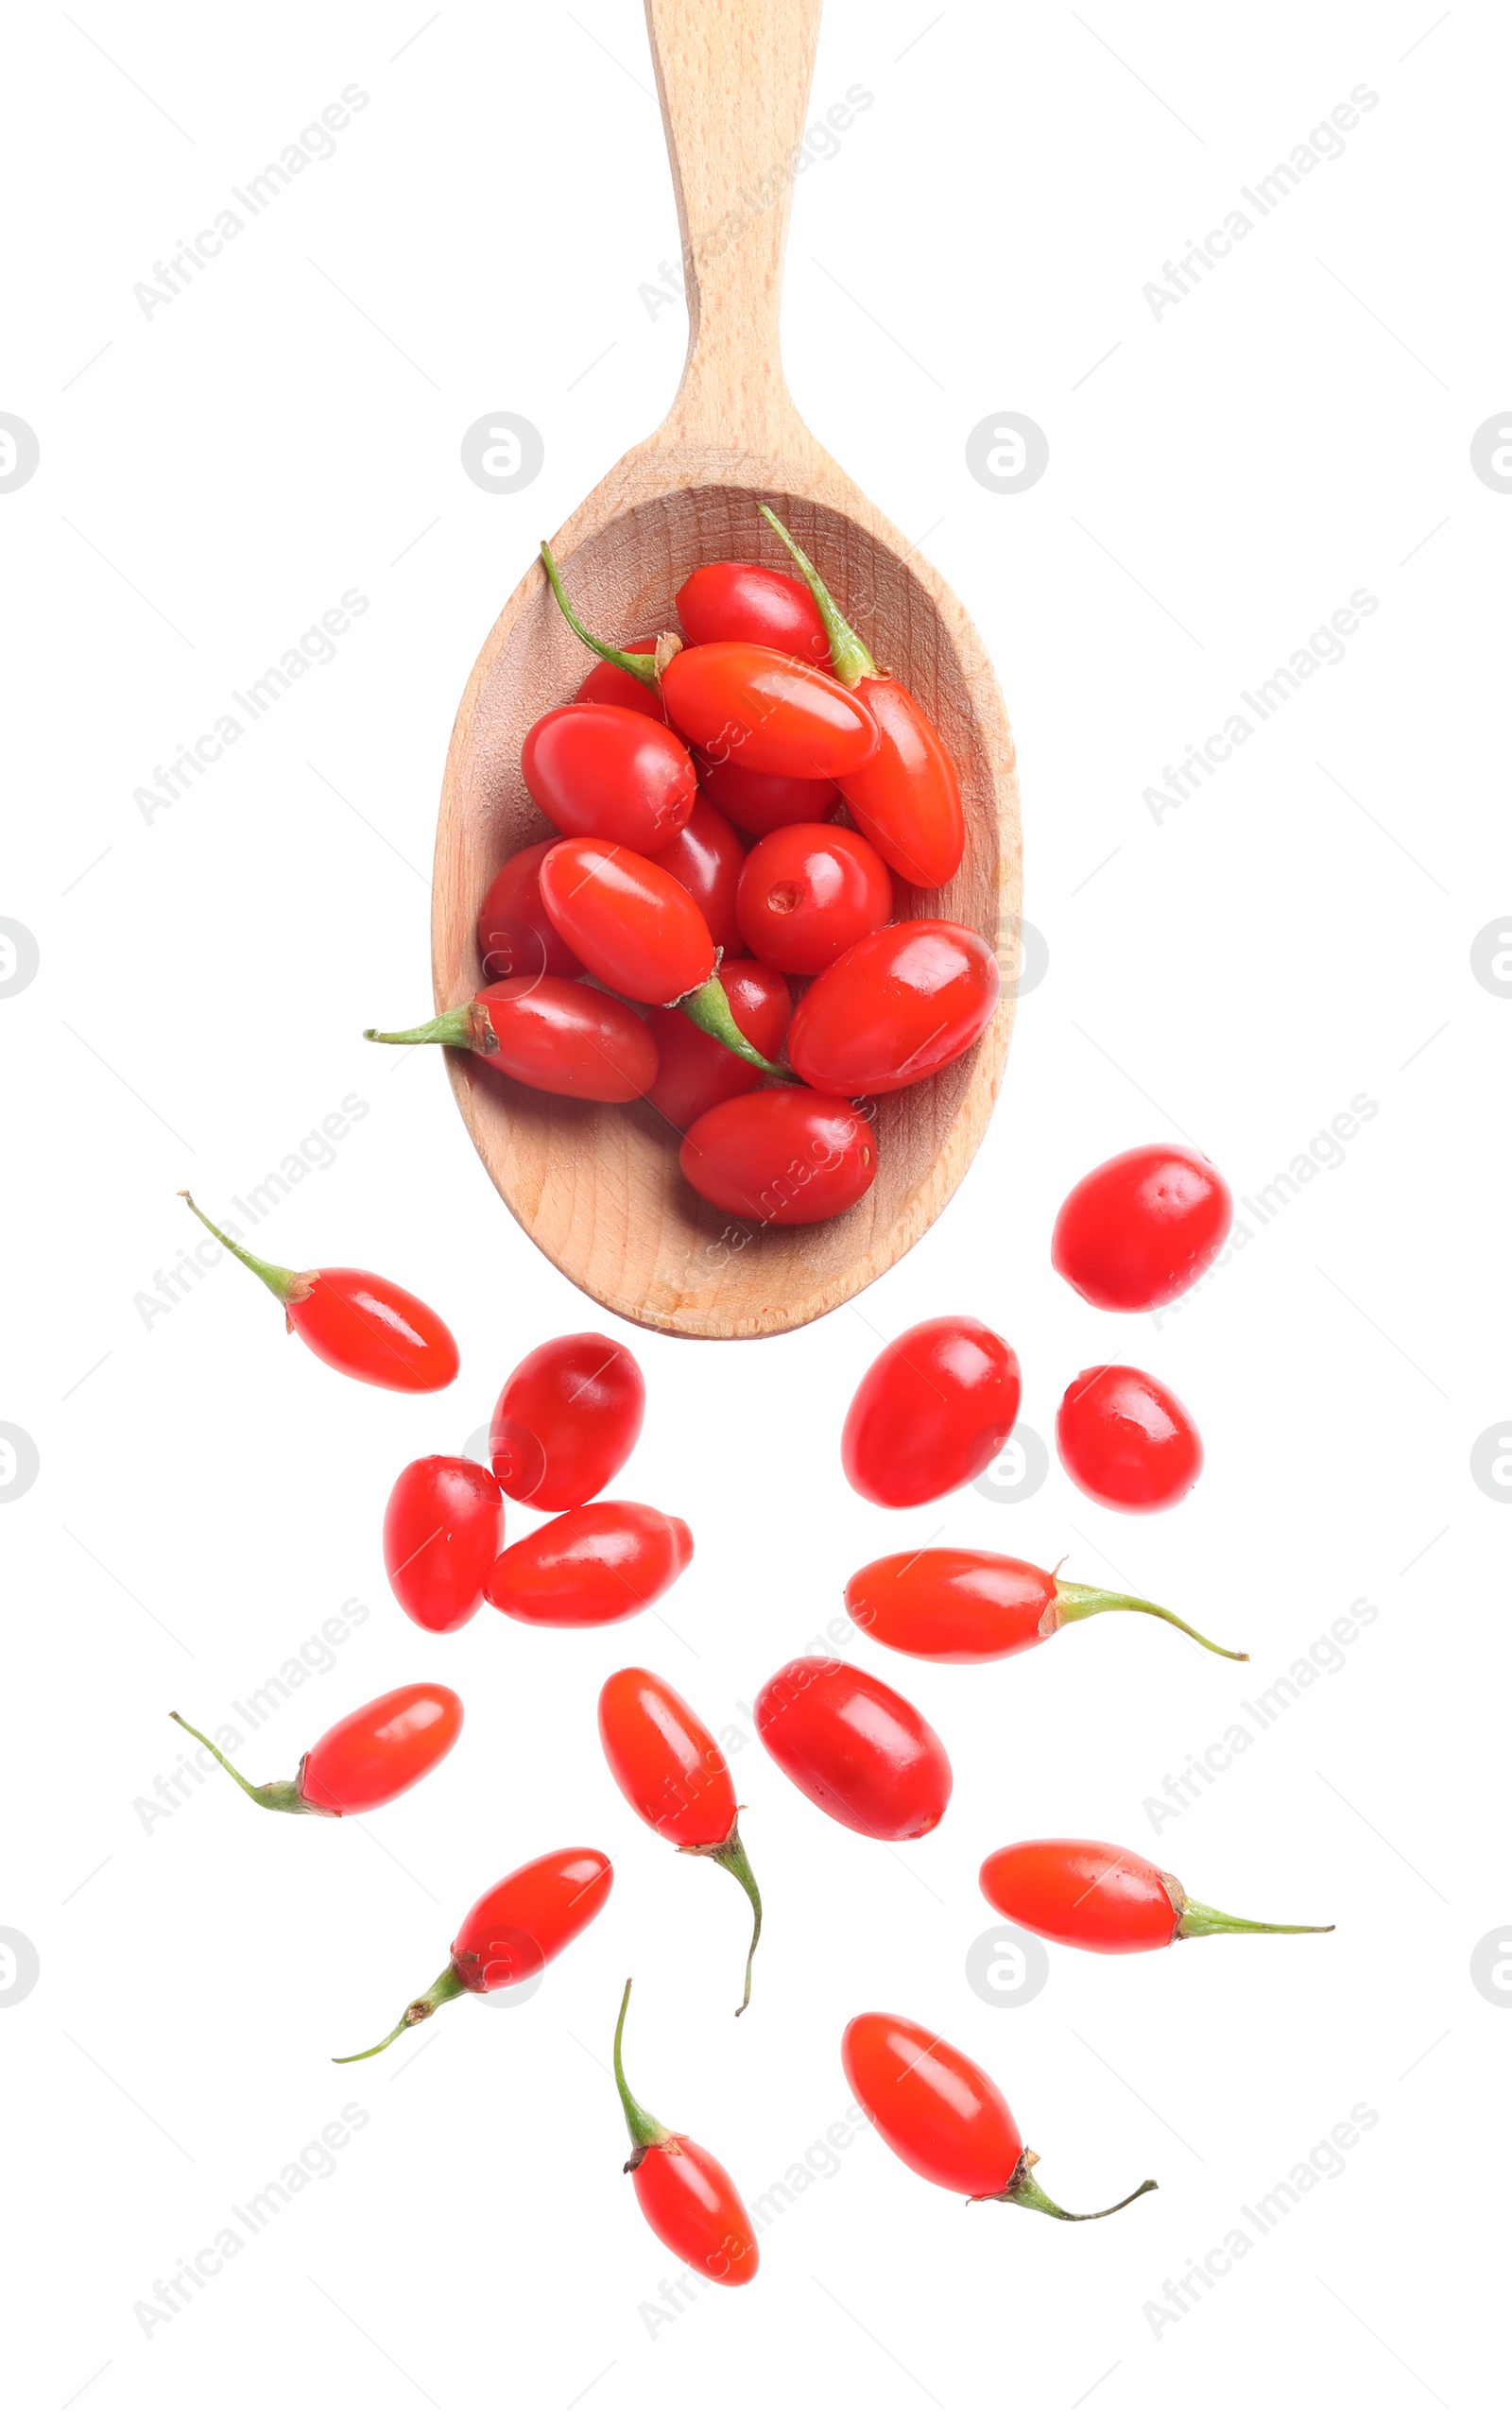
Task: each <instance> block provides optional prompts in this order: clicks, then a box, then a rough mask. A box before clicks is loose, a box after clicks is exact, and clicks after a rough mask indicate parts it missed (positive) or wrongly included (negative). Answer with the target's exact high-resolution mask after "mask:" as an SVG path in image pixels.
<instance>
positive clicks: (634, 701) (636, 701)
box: [574, 631, 667, 723]
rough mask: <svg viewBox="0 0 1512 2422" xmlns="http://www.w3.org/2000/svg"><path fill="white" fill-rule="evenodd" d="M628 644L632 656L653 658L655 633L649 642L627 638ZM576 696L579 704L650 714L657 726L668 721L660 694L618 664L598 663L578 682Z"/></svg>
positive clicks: (628, 650)
mask: <svg viewBox="0 0 1512 2422" xmlns="http://www.w3.org/2000/svg"><path fill="white" fill-rule="evenodd" d="M625 645H626V649H627V653H629V654H630V655H632V656H654V655H655V653H656V633H655V631H652V633H651V634H650V636H649V638H646V639H627V641H626V643H625ZM574 696H575V697H576V700H577V701H578V703H579V704H580V705H585V706H600V707H628V708H629V710H630V713H632V714H648V715H650V717H651V718H652V720H653V722H656V723H665V721H666V719H667V711H666V709H665V707H664V706H663V705H662V698H661V695H660V693H659V692H658V691H656V690H652V689H648V688H647V687H646V685H645V683H644V681H638V680H637V679H636V678H635V676H634V674H633V673H627V672H626V671H625V670H624V669H623V667H622V666H620V665H618V664H610V663H603V662H601V663H598V664H595V665H594V666H593V671H592V672H591V673H590V674H589V675H588V677H587V679H585V680H582V681H580V682H579V683H578V685H577V688H576V691H575V692H574Z"/></svg>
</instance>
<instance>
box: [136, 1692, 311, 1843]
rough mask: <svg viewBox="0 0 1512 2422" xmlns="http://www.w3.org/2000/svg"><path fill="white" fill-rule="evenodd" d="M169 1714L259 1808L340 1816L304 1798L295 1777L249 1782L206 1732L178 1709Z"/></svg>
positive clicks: (285, 1812) (296, 1813) (303, 1814)
mask: <svg viewBox="0 0 1512 2422" xmlns="http://www.w3.org/2000/svg"><path fill="white" fill-rule="evenodd" d="M168 1713H169V1716H170V1717H171V1718H172V1720H173V1722H174V1723H175V1724H178V1725H183V1729H184V1730H185V1732H190V1733H193V1734H194V1737H195V1739H196V1740H197V1741H200V1742H203V1743H204V1745H205V1747H206V1748H207V1749H208V1750H209V1752H210V1754H211V1756H212V1758H214V1759H215V1760H216V1761H218V1763H219V1764H221V1765H222V1766H224V1767H225V1769H226V1772H227V1774H228V1775H229V1776H230V1777H231V1778H232V1782H233V1783H240V1785H241V1787H242V1789H243V1791H244V1792H245V1793H246V1794H247V1796H248V1798H249V1799H255V1800H256V1802H257V1805H258V1807H259V1808H274V1809H277V1810H279V1811H280V1812H281V1813H282V1814H283V1815H284V1816H339V1814H340V1813H341V1812H340V1810H339V1809H335V1808H318V1807H317V1806H316V1804H315V1802H314V1801H313V1800H308V1799H306V1798H305V1796H304V1794H303V1793H302V1792H301V1789H300V1786H299V1782H298V1780H296V1781H294V1782H292V1783H249V1781H248V1779H247V1778H246V1776H245V1775H238V1773H237V1772H236V1769H235V1767H234V1766H233V1765H232V1762H231V1760H230V1759H229V1758H223V1757H222V1756H221V1753H220V1751H219V1750H218V1749H217V1748H216V1746H215V1743H214V1742H213V1741H208V1740H206V1739H205V1735H204V1734H203V1733H202V1732H200V1731H198V1729H197V1728H196V1726H194V1725H192V1724H184V1720H183V1717H182V1716H181V1715H180V1713H179V1710H178V1709H177V1708H170V1709H168ZM301 1772H302V1761H301Z"/></svg>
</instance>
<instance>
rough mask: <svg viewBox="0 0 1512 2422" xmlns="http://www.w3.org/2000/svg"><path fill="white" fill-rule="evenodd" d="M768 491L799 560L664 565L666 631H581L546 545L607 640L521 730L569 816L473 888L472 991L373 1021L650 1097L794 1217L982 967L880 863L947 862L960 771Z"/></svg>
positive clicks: (501, 1066) (690, 1146)
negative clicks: (898, 892) (478, 967)
mask: <svg viewBox="0 0 1512 2422" xmlns="http://www.w3.org/2000/svg"><path fill="white" fill-rule="evenodd" d="M762 511H763V512H764V514H765V518H766V520H767V521H768V522H769V523H770V524H771V526H772V528H773V529H774V530H775V531H776V532H777V534H778V536H779V537H780V538H781V539H782V542H783V544H784V545H785V546H786V547H787V548H788V550H789V552H790V554H791V555H792V556H793V558H794V560H795V562H796V563H797V564H798V567H799V572H800V573H801V575H802V578H801V579H795V578H794V577H793V576H792V575H790V574H787V573H782V572H777V571H774V570H771V569H769V568H768V567H767V566H765V565H764V564H757V563H708V564H703V565H701V566H700V567H699V569H698V570H697V571H696V572H695V573H693V574H691V575H690V576H689V578H688V579H687V580H685V581H684V582H683V584H682V587H681V588H680V589H679V592H678V596H677V606H678V612H679V617H680V620H681V624H682V632H681V634H679V633H676V632H665V631H664V632H662V634H661V635H660V636H659V637H657V638H656V639H654V640H651V639H647V640H644V641H643V642H641V643H639V644H632V645H631V646H629V647H617V646H611V645H610V644H608V643H607V642H606V641H604V640H602V639H600V638H598V637H596V636H595V635H594V634H593V632H591V631H589V630H587V629H585V628H584V627H583V625H582V623H581V622H580V621H579V620H578V618H577V615H576V612H575V611H574V610H573V607H572V605H571V603H570V601H569V599H568V597H567V594H566V593H565V591H564V589H563V587H562V584H561V580H560V577H559V575H558V570H557V566H556V563H555V562H554V560H553V558H552V554H551V549H550V548H549V547H547V546H544V545H543V546H542V548H541V556H542V559H543V561H544V563H545V567H546V574H547V577H548V578H549V580H550V582H551V586H552V589H553V592H554V593H555V595H556V597H557V601H558V605H559V606H560V607H561V610H562V611H563V613H564V614H565V615H566V617H567V620H568V622H569V623H570V624H571V625H572V627H573V629H574V630H575V631H576V633H577V636H578V637H579V639H581V640H582V641H583V643H584V644H585V645H586V646H588V647H590V648H592V649H593V651H594V653H595V654H596V655H597V656H598V658H599V659H600V661H599V662H598V663H597V664H596V665H595V666H594V667H593V670H592V671H591V672H590V673H589V674H588V676H587V678H586V679H585V680H584V681H583V683H582V685H581V687H580V688H579V690H578V692H577V695H576V697H575V698H574V699H572V700H571V701H570V702H569V703H567V704H564V705H562V706H559V707H554V708H552V709H551V711H550V712H549V713H546V714H544V715H542V716H541V719H540V721H539V722H537V723H536V724H534V725H533V726H532V727H531V729H530V730H529V731H528V732H527V733H526V735H525V741H524V748H523V749H522V751H521V771H522V773H523V775H524V782H525V787H526V789H527V790H528V792H529V794H530V797H531V798H532V799H533V800H534V801H535V803H536V805H537V806H538V807H539V808H540V810H541V814H542V815H543V816H546V817H547V818H548V819H549V820H550V822H551V823H552V824H553V825H554V826H555V827H556V830H557V833H558V835H559V836H560V837H559V838H558V839H555V840H551V841H543V842H536V843H535V844H533V845H532V846H531V847H530V848H529V849H525V850H518V851H517V852H516V853H515V854H514V855H513V856H512V857H510V858H509V859H507V861H506V863H505V865H504V866H503V867H501V868H500V869H499V871H498V873H497V874H496V875H495V877H494V879H493V881H492V883H491V884H490V886H489V890H488V894H487V896H486V898H485V899H484V901H483V902H482V903H481V905H480V908H479V913H478V950H479V954H480V957H481V959H482V964H483V973H484V977H485V982H484V984H483V987H482V988H481V989H480V990H479V991H478V992H476V993H474V995H473V997H472V1000H471V1001H464V1002H459V1003H457V1004H456V1005H455V1007H453V1008H450V1009H447V1010H444V1011H443V1012H442V1013H441V1015H440V1016H439V1017H437V1018H433V1019H431V1020H430V1021H429V1022H427V1023H426V1024H424V1025H421V1026H416V1027H413V1028H410V1029H408V1030H407V1031H404V1032H400V1033H379V1032H378V1030H377V1029H376V1028H371V1027H370V1028H369V1030H368V1031H369V1039H371V1040H373V1041H375V1042H392V1043H418V1042H437V1043H444V1044H448V1045H450V1046H451V1047H452V1048H454V1049H455V1050H465V1051H471V1052H473V1053H475V1054H476V1055H477V1056H479V1057H480V1059H481V1060H482V1062H483V1064H484V1065H485V1066H486V1067H488V1068H491V1069H493V1070H495V1071H497V1072H499V1073H500V1074H503V1075H505V1076H507V1077H510V1078H512V1079H514V1081H515V1082H516V1083H519V1084H524V1085H529V1086H533V1087H534V1088H536V1089H537V1090H538V1091H541V1092H547V1093H561V1094H568V1095H573V1096H576V1098H578V1099H579V1100H586V1101H593V1102H617V1103H630V1102H635V1101H641V1100H644V1101H647V1102H649V1104H650V1105H651V1107H652V1108H653V1109H655V1110H657V1111H659V1112H660V1114H661V1116H662V1118H663V1119H664V1120H665V1121H666V1123H667V1127H668V1130H669V1137H670V1139H671V1140H672V1141H675V1142H678V1144H679V1162H680V1166H681V1170H682V1174H683V1177H685V1178H686V1180H687V1182H688V1184H689V1185H690V1186H691V1187H692V1188H693V1189H694V1191H695V1192H696V1194H701V1195H702V1196H703V1197H704V1198H705V1200H706V1201H708V1202H711V1203H713V1204H714V1205H715V1206H716V1207H717V1208H718V1209H719V1210H721V1211H728V1212H730V1214H731V1215H732V1216H734V1217H736V1218H740V1219H747V1220H752V1221H755V1222H757V1223H759V1224H765V1223H767V1222H771V1223H773V1224H775V1225H777V1226H779V1227H798V1226H803V1225H807V1224H808V1223H810V1222H812V1221H814V1220H821V1219H831V1218H833V1217H835V1216H836V1215H837V1214H838V1213H839V1212H842V1211H849V1210H850V1209H851V1206H852V1204H854V1203H856V1202H859V1200H860V1199H861V1197H862V1195H863V1194H866V1192H867V1191H868V1187H869V1186H870V1185H871V1184H872V1182H873V1180H874V1179H875V1177H876V1175H877V1144H876V1139H875V1136H874V1133H873V1130H872V1127H871V1125H870V1122H869V1120H868V1117H867V1116H866V1115H865V1114H864V1112H863V1110H862V1108H860V1104H861V1102H862V1101H863V1099H864V1098H865V1099H869V1098H871V1097H874V1096H876V1095H878V1094H882V1093H892V1092H897V1091H901V1090H902V1088H903V1087H905V1086H909V1085H918V1084H921V1083H923V1082H924V1081H925V1080H926V1079H928V1078H929V1077H931V1076H934V1075H936V1074H937V1073H938V1072H939V1071H940V1070H941V1069H942V1068H946V1067H948V1066H949V1065H950V1064H951V1062H952V1061H953V1060H956V1059H959V1058H960V1057H961V1056H962V1054H963V1053H965V1052H968V1051H970V1050H971V1046H972V1044H973V1043H974V1042H975V1041H976V1039H977V1038H978V1037H979V1036H980V1035H981V1033H982V1032H983V1030H984V1028H985V1027H986V1025H987V1023H988V1020H989V1019H990V1017H991V1015H992V1012H993V1010H994V1008H995V1007H996V1005H997V999H998V990H999V975H998V964H997V959H996V956H995V954H994V953H993V950H992V948H991V947H990V945H989V944H988V942H986V941H984V939H983V938H982V936H981V935H980V934H978V933H976V932H975V931H973V930H972V928H971V927H970V926H966V925H960V924H956V923H954V922H952V921H951V920H950V919H947V918H942V917H933V916H912V917H905V918H902V919H896V918H895V917H894V877H895V876H896V877H897V878H899V879H901V880H902V882H903V883H905V884H909V885H913V886H914V887H915V888H916V889H921V890H924V891H934V890H937V889H938V887H939V886H940V885H942V884H946V883H948V882H949V881H950V879H951V877H952V875H953V874H954V872H955V869H956V867H957V866H958V865H959V864H960V860H961V854H962V851H963V850H964V848H965V841H966V827H965V819H964V816H963V812H962V806H961V792H960V784H959V782H958V781H957V779H956V773H955V768H954V765H953V764H952V762H951V759H950V755H949V752H948V751H947V749H946V747H945V746H944V743H943V742H942V741H941V739H940V736H939V734H938V732H937V731H936V729H935V727H934V725H933V723H932V722H931V721H930V719H929V717H928V715H927V714H926V713H924V711H923V709H922V707H920V705H919V701H918V700H917V699H916V698H915V697H913V696H912V695H911V694H910V693H909V691H908V690H907V689H905V688H904V686H903V684H902V682H901V681H898V680H895V679H893V678H892V677H891V676H890V675H887V674H884V673H881V672H879V670H878V668H877V665H876V663H875V661H874V660H873V658H872V656H871V654H870V652H869V651H868V648H867V646H866V644H865V643H864V642H863V641H862V640H861V639H860V638H859V637H858V636H857V634H856V633H855V632H854V631H853V630H852V629H851V626H850V624H849V623H848V622H847V621H846V620H845V617H844V616H843V614H841V612H840V610H839V609H838V607H837V606H836V605H835V604H834V601H833V598H832V597H831V595H830V593H829V590H828V589H827V588H826V586H825V584H824V582H823V580H822V579H821V578H820V576H819V574H818V573H817V572H816V570H815V567H814V566H813V564H812V563H811V562H810V561H809V559H808V558H807V556H806V555H804V553H803V552H802V550H801V548H799V546H798V545H797V544H796V543H795V542H794V541H793V540H792V539H791V538H790V537H789V536H788V533H787V532H786V530H784V529H783V527H782V524H781V523H780V522H779V521H778V519H777V517H776V515H775V514H774V513H772V512H771V511H770V510H769V509H768V508H767V507H765V506H764V507H762ZM841 814H848V815H849V817H850V819H851V821H849V822H847V823H837V822H836V821H835V820H834V819H835V817H836V816H838V815H841ZM794 982H796V983H798V984H799V985H800V986H801V987H803V990H802V997H801V998H800V999H799V1000H798V1001H797V1003H796V1004H795V999H794V993H793V983H794Z"/></svg>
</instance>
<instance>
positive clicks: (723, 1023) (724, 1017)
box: [678, 975, 802, 1085]
mask: <svg viewBox="0 0 1512 2422" xmlns="http://www.w3.org/2000/svg"><path fill="white" fill-rule="evenodd" d="M678 1006H679V1009H680V1010H681V1011H682V1014H683V1016H684V1017H685V1018H691V1019H692V1020H693V1022H694V1024H695V1025H696V1027H697V1028H698V1030H699V1032H700V1033H701V1034H705V1035H713V1039H714V1040H715V1042H718V1043H723V1044H724V1046H725V1049H726V1050H727V1051H732V1052H733V1053H734V1055H735V1056H736V1058H737V1059H744V1060H745V1061H746V1062H747V1064H748V1065H749V1066H750V1067H752V1068H759V1069H760V1070H761V1072H762V1074H763V1075H764V1076H775V1077H776V1078H777V1079H778V1081H779V1082H780V1083H781V1084H783V1085H798V1084H800V1083H801V1081H802V1080H801V1078H799V1077H798V1076H795V1075H794V1074H793V1071H792V1070H791V1069H790V1068H782V1067H780V1066H779V1065H778V1063H777V1061H776V1060H775V1059H764V1058H763V1056H762V1055H761V1053H760V1052H759V1051H758V1050H757V1048H756V1046H755V1044H754V1043H751V1042H747V1039H746V1038H745V1036H744V1035H743V1034H742V1033H741V1031H740V1028H739V1027H738V1026H737V1025H736V1023H735V1013H734V1011H733V1010H732V1009H731V1007H730V995H729V993H728V992H727V991H726V990H725V988H724V986H723V985H722V984H721V983H720V981H719V978H718V976H717V975H712V976H711V977H710V978H709V981H708V983H707V984H700V985H699V987H698V988H697V990H696V992H690V993H688V994H687V995H686V996H685V997H684V998H683V999H682V1000H681V1001H679V1004H678Z"/></svg>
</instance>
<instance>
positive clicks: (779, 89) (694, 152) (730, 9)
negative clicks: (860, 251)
mask: <svg viewBox="0 0 1512 2422" xmlns="http://www.w3.org/2000/svg"><path fill="white" fill-rule="evenodd" d="M821 7H822V0H645V15H646V24H647V26H648V27H649V29H650V35H651V52H652V56H653V58H654V60H655V61H656V77H657V86H658V89H659V91H660V93H661V95H662V119H663V121H664V123H665V126H666V136H667V151H668V154H669V156H670V159H671V162H672V182H673V186H674V188H675V190H676V193H677V198H678V218H679V224H680V226H681V229H682V266H683V271H684V275H685V277H686V280H687V295H688V359H687V363H686V366H685V368H684V369H683V374H682V385H681V386H680V387H679V391H678V397H677V401H676V403H675V404H674V405H673V408H672V413H671V415H670V421H671V424H672V426H673V427H675V428H676V430H677V432H678V434H679V437H680V438H683V439H684V440H686V441H690V442H692V443H695V444H704V445H708V446H710V447H713V448H717V449H718V450H719V451H721V452H728V451H729V450H730V449H731V448H733V449H735V450H737V451H742V452H747V451H748V452H751V453H755V454H763V455H781V454H782V453H783V452H784V451H790V450H791V449H792V448H793V446H794V444H795V442H796V443H797V444H798V445H799V446H801V445H802V443H803V442H804V441H805V439H806V436H807V433H806V432H805V431H803V429H802V425H801V423H800V422H799V420H798V415H797V413H796V411H795V409H794V406H793V403H792V399H791V398H790V396H789V395H788V392H787V386H786V383H785V381H784V379H783V377H782V352H781V347H780V341H779V333H778V329H779V318H780V313H781V304H782V253H783V249H784V248H785V245H786V242H787V215H788V208H789V204H790V202H791V200H792V193H793V180H794V178H795V176H796V175H797V173H798V169H797V165H796V163H797V162H798V159H799V144H800V142H801V140H802V135H803V116H804V111H805V109H806V107H807V104H808V95H809V86H810V83H811V81H812V79H813V75H814V50H815V44H816V41H817V38H818V30H819V11H820V9H821ZM810 442H811V441H810Z"/></svg>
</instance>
